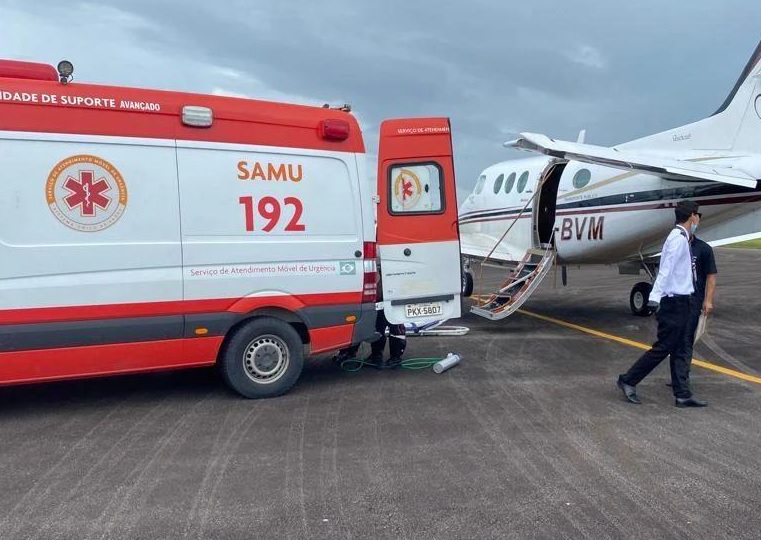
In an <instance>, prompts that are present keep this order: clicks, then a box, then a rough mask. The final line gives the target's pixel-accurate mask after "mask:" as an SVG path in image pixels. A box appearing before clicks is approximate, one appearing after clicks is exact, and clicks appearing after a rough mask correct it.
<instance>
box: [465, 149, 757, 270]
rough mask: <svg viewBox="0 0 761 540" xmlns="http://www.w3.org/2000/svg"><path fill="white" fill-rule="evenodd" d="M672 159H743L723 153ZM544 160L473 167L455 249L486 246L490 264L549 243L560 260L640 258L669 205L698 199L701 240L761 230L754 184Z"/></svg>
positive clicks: (656, 237)
mask: <svg viewBox="0 0 761 540" xmlns="http://www.w3.org/2000/svg"><path fill="white" fill-rule="evenodd" d="M680 158H681V159H690V160H694V161H699V160H700V161H712V160H715V161H717V162H720V163H727V161H728V160H739V159H746V158H744V157H742V156H737V155H735V156H731V155H728V154H726V153H724V155H723V156H716V155H713V156H711V155H705V154H704V155H699V154H697V153H695V154H694V155H689V156H680ZM551 163H553V162H552V160H551V158H549V157H545V156H540V157H535V158H528V159H517V160H512V161H505V162H502V163H498V164H496V165H493V166H491V167H489V168H487V169H485V170H484V171H483V173H482V174H481V176H480V177H479V179H478V181H477V183H476V186H475V188H474V190H473V192H472V193H471V194H470V196H469V197H468V198H467V199H466V200H465V201H464V202H463V204H462V205H461V207H460V212H459V224H460V232H461V235H462V248H463V253H464V254H466V255H472V256H474V257H476V258H483V257H485V256H487V255H489V253H490V252H491V255H490V256H489V258H490V259H492V260H496V261H516V260H520V259H521V257H522V256H523V254H524V253H525V252H526V250H527V249H529V248H531V247H538V246H541V245H543V244H544V245H547V244H553V245H554V247H555V249H556V251H557V258H558V259H557V260H558V262H559V263H562V264H615V263H620V262H625V261H632V260H640V259H642V258H647V257H650V256H653V255H656V254H657V253H658V252H659V251H660V248H661V244H662V243H663V240H664V239H665V237H666V235H667V234H668V232H669V230H670V228H671V227H672V226H673V225H674V210H673V207H674V205H675V204H676V203H677V202H678V201H679V200H680V199H684V198H689V199H693V200H696V201H697V202H698V203H699V204H700V205H701V213H702V214H703V217H702V220H701V224H700V231H699V236H701V238H703V239H705V240H706V241H711V240H714V239H716V240H718V239H720V238H726V237H728V236H738V235H741V234H746V233H753V232H757V231H759V230H761V218H759V216H758V214H759V212H754V210H758V209H759V208H761V191H759V190H751V189H748V188H743V187H737V186H731V185H724V184H717V183H715V182H685V181H671V180H664V179H663V178H662V177H660V176H655V175H649V174H642V173H640V172H626V171H622V170H621V169H618V168H611V167H606V166H601V165H590V164H586V163H581V162H575V161H570V162H567V163H566V162H560V163H559V165H555V167H556V168H555V170H554V171H553V170H552V167H551ZM553 175H555V176H554V177H553ZM543 179H544V182H542V180H543ZM743 216H745V218H744V217H743ZM748 216H750V217H751V218H752V219H748ZM508 228H509V232H507V234H505V232H506V231H507V230H508ZM500 239H501V241H500ZM492 250H493V251H492Z"/></svg>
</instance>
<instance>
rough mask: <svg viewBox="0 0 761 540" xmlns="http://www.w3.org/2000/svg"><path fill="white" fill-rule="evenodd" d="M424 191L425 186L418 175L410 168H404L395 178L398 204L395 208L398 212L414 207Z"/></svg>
mask: <svg viewBox="0 0 761 540" xmlns="http://www.w3.org/2000/svg"><path fill="white" fill-rule="evenodd" d="M422 192H423V187H422V185H421V183H420V179H419V178H418V177H417V175H416V174H415V173H413V172H412V171H410V170H409V169H402V170H401V171H399V174H398V175H397V176H396V178H395V179H394V197H395V198H396V201H397V204H395V205H394V206H395V207H396V208H393V210H394V211H397V212H398V211H404V210H410V209H412V208H414V207H415V205H416V204H417V202H418V200H419V199H420V195H421V194H422Z"/></svg>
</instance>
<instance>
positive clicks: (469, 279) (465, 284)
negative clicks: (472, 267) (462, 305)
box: [462, 270, 473, 298]
mask: <svg viewBox="0 0 761 540" xmlns="http://www.w3.org/2000/svg"><path fill="white" fill-rule="evenodd" d="M471 294H473V274H471V273H470V271H468V270H465V271H463V273H462V296H463V298H468V297H469V296H470V295H471Z"/></svg>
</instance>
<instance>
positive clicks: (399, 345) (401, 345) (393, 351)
mask: <svg viewBox="0 0 761 540" xmlns="http://www.w3.org/2000/svg"><path fill="white" fill-rule="evenodd" d="M386 328H388V334H389V339H388V342H389V343H388V348H389V353H390V358H394V359H397V358H401V357H402V355H403V354H404V349H406V348H407V336H406V334H407V332H406V330H405V328H404V325H403V324H391V323H389V322H388V320H386V314H385V313H384V311H383V310H382V309H381V310H379V311H377V312H376V314H375V331H376V332H378V333H379V334H380V336H381V337H380V338H379V339H377V340H376V341H373V342H372V343H371V344H370V349H371V351H372V352H371V353H370V356H371V357H373V358H376V359H377V358H382V357H383V349H385V348H386ZM359 345H360V344H359V343H358V344H356V345H352V346H351V347H349V348H348V349H346V350H345V352H344V354H346V355H347V356H349V357H354V356H356V354H357V352H358V351H359Z"/></svg>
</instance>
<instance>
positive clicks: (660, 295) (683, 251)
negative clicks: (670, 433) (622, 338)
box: [617, 201, 705, 407]
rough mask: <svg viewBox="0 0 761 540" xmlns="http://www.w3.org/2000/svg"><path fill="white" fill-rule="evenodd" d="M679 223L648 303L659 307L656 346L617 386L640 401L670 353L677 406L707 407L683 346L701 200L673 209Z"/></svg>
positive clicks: (669, 239)
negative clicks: (691, 381) (693, 388)
mask: <svg viewBox="0 0 761 540" xmlns="http://www.w3.org/2000/svg"><path fill="white" fill-rule="evenodd" d="M674 214H675V216H676V226H675V227H674V229H673V230H672V231H671V232H670V233H669V235H668V237H667V238H666V241H665V242H664V244H663V250H662V251H661V262H660V267H659V269H658V277H656V279H655V283H654V284H653V289H652V291H651V292H650V297H649V302H648V304H649V305H650V306H652V307H655V308H656V318H657V319H658V337H657V340H656V342H655V343H654V344H653V346H652V347H651V348H650V350H648V351H647V352H646V353H644V354H643V355H642V356H640V357H639V359H637V361H636V362H635V363H634V364H633V365H632V367H630V368H629V371H627V372H626V373H624V374H622V375H619V377H618V383H617V384H618V387H619V388H620V389H621V390H622V391H623V393H624V397H625V398H626V400H627V401H628V402H629V403H636V404H640V403H642V401H640V399H639V397H638V396H637V392H636V388H635V387H636V386H637V385H638V384H639V382H640V381H641V380H642V379H644V378H645V377H647V375H648V374H650V372H651V371H652V370H653V369H655V367H656V366H657V365H658V364H660V363H661V361H663V359H664V358H666V357H667V356H669V355H671V361H672V363H673V364H672V370H673V373H674V374H675V375H676V376H675V377H674V378H673V381H672V383H673V387H672V390H673V392H674V398H675V400H676V401H675V404H676V406H677V407H704V406H705V403H703V402H702V401H698V400H697V399H695V398H693V397H692V394H691V393H690V389H689V385H688V384H687V375H688V373H689V364H688V363H687V362H686V361H685V355H684V354H682V353H683V351H682V350H681V349H682V348H684V346H685V339H684V336H685V333H686V332H687V331H688V326H689V320H690V298H691V295H692V293H693V292H694V291H695V274H694V271H693V266H692V255H691V253H690V242H689V238H690V232H691V231H692V229H693V225H696V226H697V223H698V222H699V221H700V214H699V213H698V204H697V203H696V202H694V201H680V202H679V203H678V204H677V206H676V208H675V209H674Z"/></svg>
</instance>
